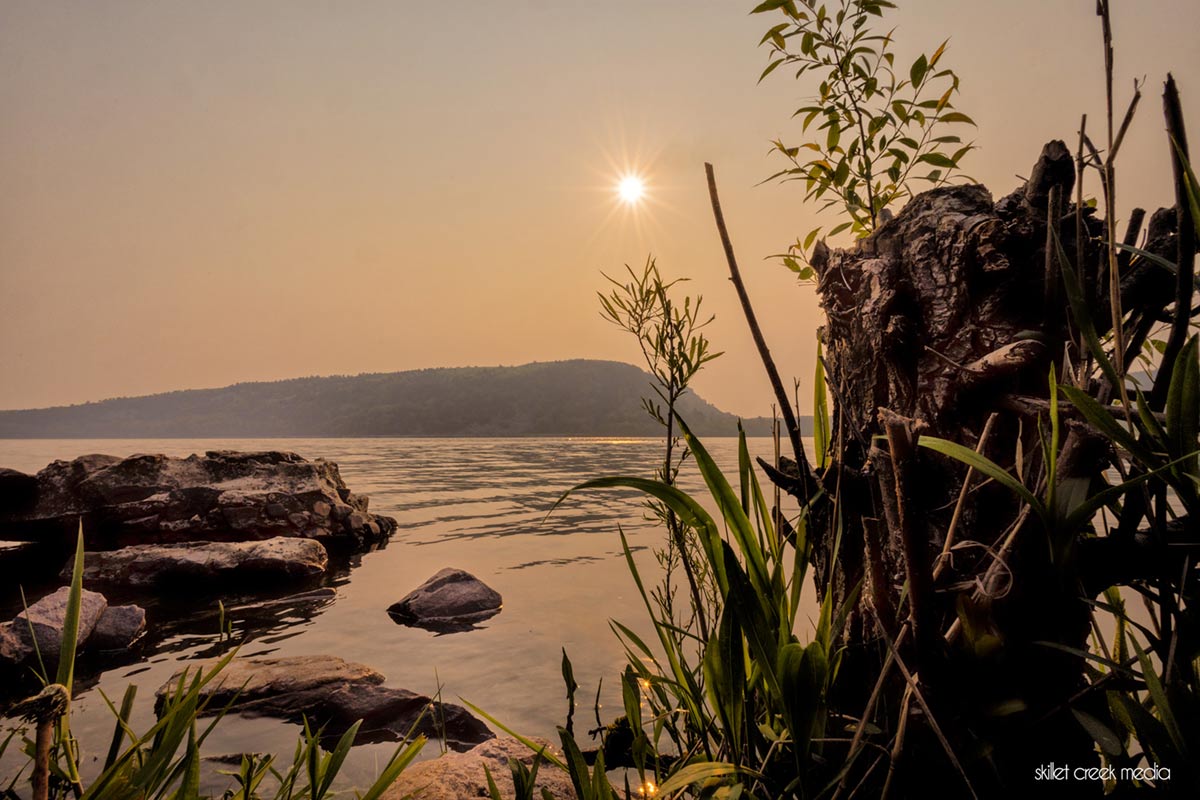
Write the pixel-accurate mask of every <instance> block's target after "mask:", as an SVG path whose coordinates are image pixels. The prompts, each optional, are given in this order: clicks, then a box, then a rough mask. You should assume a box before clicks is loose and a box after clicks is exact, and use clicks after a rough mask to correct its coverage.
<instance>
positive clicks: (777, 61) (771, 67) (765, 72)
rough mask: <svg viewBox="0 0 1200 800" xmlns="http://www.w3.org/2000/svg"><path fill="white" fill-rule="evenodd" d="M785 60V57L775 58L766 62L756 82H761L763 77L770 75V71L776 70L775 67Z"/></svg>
mask: <svg viewBox="0 0 1200 800" xmlns="http://www.w3.org/2000/svg"><path fill="white" fill-rule="evenodd" d="M785 60H786V59H782V58H777V59H775V60H774V61H772V62H771V63H770V64H767V68H766V69H764V70H763V71H762V74H761V75H759V76H758V82H759V83H762V82H763V79H764V78H766V77H767V76H768V75H770V74H771V73H772V72H774V71H775V70H776V68H778V67H779V65H780V64H782V63H783V62H784V61H785Z"/></svg>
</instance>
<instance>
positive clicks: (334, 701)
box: [322, 686, 495, 750]
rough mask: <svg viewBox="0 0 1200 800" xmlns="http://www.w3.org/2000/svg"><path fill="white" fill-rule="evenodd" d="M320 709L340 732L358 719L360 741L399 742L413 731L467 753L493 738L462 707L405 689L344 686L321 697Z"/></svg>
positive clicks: (489, 731) (486, 729)
mask: <svg viewBox="0 0 1200 800" xmlns="http://www.w3.org/2000/svg"><path fill="white" fill-rule="evenodd" d="M322 707H323V709H324V710H325V711H326V712H327V714H328V715H329V718H330V720H331V722H332V723H333V725H334V726H335V727H337V728H339V729H342V730H345V729H346V728H348V727H350V726H351V725H353V724H354V723H355V722H356V721H358V720H360V719H361V720H362V721H363V724H362V728H361V729H360V735H359V739H360V740H362V739H364V738H365V739H366V740H369V741H379V740H383V739H394V740H399V739H402V738H403V737H405V736H406V735H408V733H409V731H414V732H416V733H423V734H425V735H426V736H429V737H434V738H437V737H442V736H443V735H444V736H445V742H446V744H447V746H449V747H450V748H452V749H454V750H469V749H470V748H471V747H473V746H475V745H477V744H479V743H480V742H485V741H487V740H488V739H491V738H492V737H493V736H495V734H493V733H492V732H491V730H490V729H488V727H487V725H485V724H483V722H482V721H481V720H479V719H477V718H476V717H475V716H474V715H472V714H471V712H470V711H468V710H467V709H465V708H463V707H462V706H460V705H456V704H454V703H436V702H435V701H434V700H432V699H431V698H429V697H426V696H425V695H421V694H417V693H416V692H410V691H408V690H407V689H393V688H391V687H388V686H354V687H352V686H346V687H343V688H341V689H338V690H337V691H336V692H334V693H332V694H330V695H329V696H328V697H327V698H325V701H324V703H323V704H322ZM414 726H415V728H414Z"/></svg>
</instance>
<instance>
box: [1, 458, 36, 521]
mask: <svg viewBox="0 0 1200 800" xmlns="http://www.w3.org/2000/svg"><path fill="white" fill-rule="evenodd" d="M37 495H38V480H37V478H35V477H33V476H32V475H26V474H25V473H24V472H17V471H16V470H15V469H7V468H5V467H0V513H5V512H16V513H21V512H23V511H28V510H29V509H30V508H32V507H33V505H34V503H36V502H37Z"/></svg>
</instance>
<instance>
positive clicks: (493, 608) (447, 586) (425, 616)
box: [388, 568, 503, 630]
mask: <svg viewBox="0 0 1200 800" xmlns="http://www.w3.org/2000/svg"><path fill="white" fill-rule="evenodd" d="M502 604H503V600H502V598H501V597H500V593H499V592H497V591H496V590H495V589H493V588H491V587H490V586H488V585H487V584H485V583H484V582H483V581H481V580H479V579H478V578H476V577H475V576H474V575H472V574H471V573H469V572H465V571H464V570H461V569H453V568H446V569H443V570H441V571H440V572H438V573H437V574H436V575H434V576H433V577H432V578H430V579H429V580H427V581H425V582H424V583H423V584H421V585H420V586H418V587H417V588H416V589H414V590H412V591H411V592H409V593H408V594H407V595H405V596H404V598H403V599H401V600H400V601H399V602H397V603H394V604H392V605H391V606H390V607H389V608H388V613H389V614H391V616H392V618H393V619H395V620H396V621H397V622H400V623H402V624H405V625H417V626H420V627H425V628H432V629H435V630H438V629H456V628H469V627H470V626H471V625H473V624H474V623H476V622H482V621H483V620H485V619H488V618H490V617H494V616H495V615H496V614H499V613H500V608H501V606H502Z"/></svg>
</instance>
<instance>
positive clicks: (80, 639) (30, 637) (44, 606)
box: [12, 586, 108, 660]
mask: <svg viewBox="0 0 1200 800" xmlns="http://www.w3.org/2000/svg"><path fill="white" fill-rule="evenodd" d="M70 594H71V588H70V587H69V586H64V587H62V588H61V589H59V590H58V591H56V592H54V593H53V594H50V595H47V596H46V597H43V598H42V599H41V600H38V601H37V602H36V603H34V604H33V605H31V606H29V608H27V609H25V610H24V611H22V612H21V613H20V614H18V615H17V616H16V618H15V619H14V620H13V623H12V632H13V633H14V634H16V636H17V638H18V639H19V640H20V641H21V643H22V644H24V645H25V646H26V647H29V648H32V647H33V646H34V638H35V637H36V639H37V649H38V652H39V653H41V655H42V658H44V659H48V660H57V659H58V655H59V652H60V651H61V650H62V643H63V626H64V624H65V621H66V616H67V599H68V598H69V597H70ZM107 608H108V601H107V600H105V599H104V595H102V594H99V593H97V592H89V591H88V590H87V589H84V590H83V594H82V595H81V602H80V604H79V632H78V634H77V636H76V649H78V648H80V647H82V646H83V645H84V644H85V643H86V642H87V640H88V637H89V636H91V634H92V630H93V629H95V627H96V623H98V622H99V621H100V617H101V616H103V615H104V612H105V610H106V609H107ZM31 629H32V633H31Z"/></svg>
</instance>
